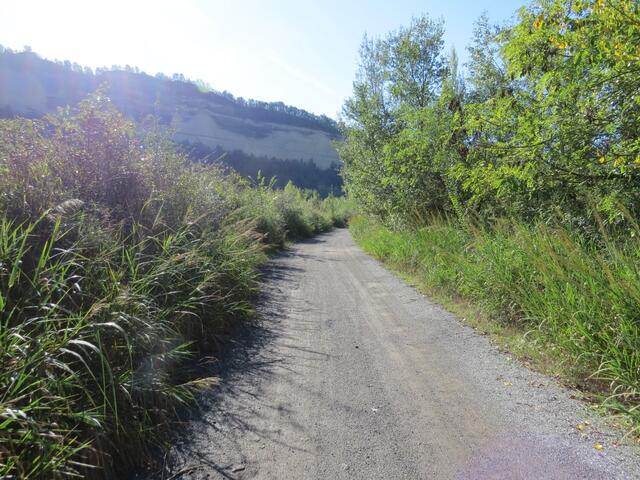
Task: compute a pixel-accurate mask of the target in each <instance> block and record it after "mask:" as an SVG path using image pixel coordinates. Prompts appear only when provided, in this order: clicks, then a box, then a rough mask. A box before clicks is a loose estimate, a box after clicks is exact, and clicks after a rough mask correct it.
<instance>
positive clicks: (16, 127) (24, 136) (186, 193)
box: [0, 96, 348, 479]
mask: <svg viewBox="0 0 640 480" xmlns="http://www.w3.org/2000/svg"><path fill="white" fill-rule="evenodd" d="M340 202H341V201H340V200H337V199H330V200H327V201H326V202H325V201H323V200H321V199H319V198H318V197H317V196H316V195H314V194H312V193H307V192H302V191H300V190H299V189H297V188H296V187H294V186H293V185H291V186H288V187H287V189H285V191H277V190H274V189H272V188H270V187H269V185H265V184H264V183H263V184H261V185H259V186H257V187H255V188H253V187H252V186H251V185H249V184H248V182H246V181H245V180H243V179H241V178H239V177H237V176H234V175H230V174H225V173H223V172H221V171H220V170H218V169H216V168H215V167H203V166H196V165H193V164H192V163H190V162H189V161H188V160H187V159H186V158H185V157H184V156H183V155H181V154H180V153H178V150H177V149H176V148H174V146H173V145H172V144H171V143H170V142H169V141H168V140H167V139H166V138H165V137H164V136H162V135H159V134H157V133H154V132H153V131H151V130H149V131H147V132H143V131H140V130H137V129H136V128H135V126H134V125H133V124H132V123H130V122H129V121H127V120H126V119H125V118H124V117H122V116H121V115H120V114H119V113H118V112H117V111H115V110H114V109H113V108H112V107H111V106H110V104H109V101H108V99H106V98H104V97H100V96H96V97H93V98H91V99H89V100H86V101H84V102H83V103H82V104H81V105H80V106H79V108H78V109H77V110H75V111H72V112H60V113H59V114H58V115H55V116H52V117H49V118H47V119H45V120H43V121H27V120H11V121H6V120H3V121H0V478H26V479H34V478H47V479H49V478H68V477H74V476H75V477H90V478H104V477H113V478H119V477H121V476H123V475H125V474H126V473H127V472H129V471H130V470H131V469H132V468H135V467H139V466H140V465H141V464H142V465H143V464H145V463H148V462H151V461H152V459H153V458H154V451H155V450H154V448H155V447H157V446H158V445H159V444H161V443H162V442H163V441H164V439H166V438H168V437H167V435H168V434H169V433H170V432H171V427H172V425H173V422H174V421H175V419H176V413H177V410H178V409H179V408H181V407H182V406H183V405H185V404H188V403H189V402H190V401H191V400H192V399H193V398H194V394H195V393H196V392H197V391H198V390H200V389H202V388H204V387H207V386H209V385H211V384H212V383H215V382H216V381H217V379H215V378H203V377H202V373H201V372H202V369H195V368H190V367H191V366H193V365H194V362H196V361H198V360H199V359H203V358H205V357H207V356H210V355H212V354H216V353H217V352H219V351H220V349H219V345H220V342H221V341H223V338H224V336H225V335H226V334H227V333H228V332H229V331H230V329H231V328H233V327H234V326H235V325H240V324H241V323H242V321H243V320H245V319H246V318H248V317H250V316H251V314H252V312H253V307H252V303H251V301H252V297H253V294H254V292H255V291H256V288H257V280H258V267H259V266H260V264H261V263H262V262H264V261H265V259H266V254H265V250H266V249H269V248H271V247H282V246H283V245H284V244H285V242H286V241H289V240H292V239H296V238H300V237H303V236H306V235H311V234H313V233H316V232H319V231H322V230H326V229H328V228H331V227H332V226H333V224H340V223H341V222H343V221H344V218H343V217H342V215H346V214H348V212H347V211H346V210H345V208H342V209H341V208H339V207H337V205H338V204H340Z"/></svg>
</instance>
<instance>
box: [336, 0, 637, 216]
mask: <svg viewBox="0 0 640 480" xmlns="http://www.w3.org/2000/svg"><path fill="white" fill-rule="evenodd" d="M442 33H443V26H442V24H441V23H439V22H433V21H431V20H429V19H428V17H422V18H421V19H418V20H414V21H413V22H412V23H411V25H410V27H408V28H404V29H400V30H398V31H397V32H394V33H392V34H390V35H389V36H388V37H387V38H385V39H380V40H374V41H372V40H369V39H365V41H364V42H363V48H362V50H361V59H362V61H361V67H360V72H359V77H358V79H357V80H356V82H355V83H354V93H353V96H352V98H351V99H349V100H348V101H347V103H346V104H345V108H344V119H343V125H342V127H343V129H344V131H345V134H344V136H345V138H346V143H345V145H343V146H342V147H341V155H342V157H343V159H344V161H345V168H344V176H345V179H346V181H347V189H348V190H349V192H350V193H351V194H352V195H353V196H354V197H355V198H356V199H357V200H359V201H360V203H361V205H362V207H363V208H364V209H365V210H367V211H369V213H372V214H374V215H377V216H379V217H380V218H382V219H384V220H386V221H387V222H388V223H398V222H399V223H411V222H413V221H415V219H416V218H422V217H424V216H425V215H428V214H433V213H442V212H449V211H453V210H456V211H458V212H462V211H466V212H473V213H474V214H479V215H480V216H482V217H484V218H492V217H495V216H502V215H514V216H517V217H519V218H521V219H524V220H527V221H532V220H534V219H543V220H550V219H552V218H553V219H560V220H562V221H565V222H568V223H571V224H573V225H578V226H582V227H585V228H590V227H589V226H590V225H593V223H594V216H597V217H600V218H602V219H603V220H604V221H605V222H608V223H610V224H616V225H617V224H621V225H622V224H624V223H625V222H628V221H629V220H633V219H637V218H638V214H639V213H640V198H639V194H640V188H639V187H640V135H639V134H640V115H639V113H640V112H639V108H640V75H639V73H640V67H639V66H638V65H639V63H638V60H639V59H640V4H638V3H637V2H635V1H633V0H611V1H606V2H604V1H601V0H584V1H568V0H537V1H535V2H533V3H532V4H531V5H530V6H528V7H523V8H522V9H521V10H520V11H519V14H518V20H517V21H516V22H515V23H514V24H513V25H511V26H507V27H496V26H493V25H491V23H490V22H489V21H488V19H487V18H486V16H483V17H481V18H480V19H479V20H478V22H477V24H476V28H475V30H474V35H473V43H472V44H471V45H470V46H469V48H468V51H469V63H468V64H467V69H466V76H465V79H464V81H462V80H461V79H460V78H459V77H458V74H457V69H456V61H455V55H453V54H452V55H449V65H448V66H447V65H446V64H445V56H444V55H443V53H442ZM411 80H414V81H413V82H412V81H411ZM422 86H424V90H422V89H421V88H420V87H422Z"/></svg>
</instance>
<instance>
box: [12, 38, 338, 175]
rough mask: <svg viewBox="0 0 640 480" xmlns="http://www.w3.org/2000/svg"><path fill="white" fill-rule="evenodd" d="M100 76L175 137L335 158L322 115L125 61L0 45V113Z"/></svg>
mask: <svg viewBox="0 0 640 480" xmlns="http://www.w3.org/2000/svg"><path fill="white" fill-rule="evenodd" d="M103 84H106V85H108V87H107V88H108V95H109V97H110V98H111V100H112V101H113V103H114V104H115V105H116V106H117V108H118V109H119V110H121V111H122V112H124V113H125V114H127V115H128V116H130V117H132V118H133V119H135V120H137V121H140V120H142V119H144V118H145V117H147V116H148V115H154V116H156V117H157V118H159V119H160V121H161V122H162V123H163V124H165V125H168V126H171V127H172V129H173V130H174V131H175V132H176V133H175V139H176V140H178V141H180V142H189V143H198V144H202V145H206V146H207V147H209V148H211V149H217V150H222V151H226V152H232V151H234V152H236V156H237V152H242V153H244V154H246V155H248V156H250V157H252V158H263V159H277V160H279V161H295V162H293V163H292V165H294V164H295V163H308V162H309V161H312V162H313V163H314V164H315V165H316V166H317V167H319V168H320V169H329V168H330V167H331V166H332V164H336V163H337V162H339V159H338V155H337V153H336V151H335V149H334V147H333V144H332V140H335V139H336V138H337V137H338V135H339V133H338V130H337V127H336V124H335V122H334V121H333V120H332V119H330V118H328V117H326V116H324V115H323V116H317V115H313V114H311V113H309V112H306V111H305V110H301V109H298V108H295V107H291V106H287V105H285V104H283V103H282V102H275V103H266V102H260V101H256V100H245V99H243V98H235V97H233V95H231V94H229V93H227V92H224V93H221V92H216V91H213V90H212V89H210V87H208V85H206V84H203V83H202V82H191V81H187V80H186V79H185V78H184V76H182V75H174V76H173V77H172V78H169V77H167V76H164V75H161V74H159V75H156V76H150V75H147V74H146V73H143V72H140V71H139V70H138V69H137V68H133V67H128V66H127V67H124V68H112V69H98V70H96V72H93V71H92V70H90V69H88V68H83V67H81V66H80V65H77V64H72V63H70V62H68V61H66V62H53V61H49V60H45V59H43V58H40V57H39V56H38V55H36V54H35V53H33V52H31V51H24V52H14V51H12V50H9V49H5V48H2V47H0V117H13V116H24V117H32V118H34V117H40V116H42V115H43V114H45V113H49V112H53V111H55V109H56V108H57V107H60V106H66V105H75V104H77V102H78V101H80V100H81V99H83V98H85V97H86V96H87V95H88V94H89V93H91V92H94V91H95V90H96V89H97V88H98V87H100V86H101V85H103Z"/></svg>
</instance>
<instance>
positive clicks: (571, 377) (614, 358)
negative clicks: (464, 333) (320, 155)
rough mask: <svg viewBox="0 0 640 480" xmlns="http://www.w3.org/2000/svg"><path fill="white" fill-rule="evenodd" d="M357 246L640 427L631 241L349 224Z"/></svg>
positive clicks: (545, 232) (638, 272)
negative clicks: (624, 242)
mask: <svg viewBox="0 0 640 480" xmlns="http://www.w3.org/2000/svg"><path fill="white" fill-rule="evenodd" d="M351 231H352V233H353V235H354V238H355V239H356V240H357V242H358V243H359V244H360V245H361V246H362V247H363V249H364V250H365V251H366V252H368V253H369V254H371V255H373V256H374V257H376V258H378V259H380V260H381V261H383V262H384V263H385V264H387V265H388V266H390V267H391V268H392V269H394V270H396V271H398V272H400V273H401V274H402V275H403V276H405V278H408V279H409V280H410V281H412V282H413V283H415V284H417V285H418V286H419V287H421V288H422V289H423V290H425V291H427V292H428V293H430V294H432V295H435V297H436V299H438V300H439V301H442V302H443V303H445V304H446V305H447V306H449V307H451V306H452V307H453V309H454V310H457V311H458V312H459V313H461V314H463V315H465V316H467V317H469V319H468V321H470V322H471V323H472V324H474V325H475V326H477V327H480V328H481V329H482V330H484V331H487V332H489V333H492V334H493V335H494V337H495V338H497V339H498V340H499V342H500V343H502V344H503V345H506V346H507V347H508V348H510V349H511V350H512V351H515V353H518V354H520V355H521V356H523V357H524V358H525V359H527V360H528V361H529V362H531V363H532V365H533V366H535V367H538V368H541V369H543V370H545V371H546V372H548V373H549V372H551V373H554V374H558V375H559V376H560V377H561V378H563V379H564V380H565V381H567V382H570V383H572V384H573V385H575V386H577V387H579V388H581V389H583V390H584V391H585V392H586V393H587V394H588V396H589V397H590V398H592V399H594V400H598V401H599V402H600V404H602V405H604V406H606V408H608V409H609V410H610V411H614V412H622V413H624V414H625V415H626V416H627V418H631V419H632V422H633V424H635V425H636V426H637V425H638V424H639V422H640V410H639V406H640V402H639V401H640V241H638V237H637V236H636V237H633V238H631V239H630V240H629V241H628V242H626V244H625V245H620V244H619V243H618V244H615V243H610V242H608V241H605V242H603V243H602V244H600V245H594V244H593V242H590V241H587V240H584V239H582V238H581V237H580V236H579V235H577V234H574V233H573V232H570V231H567V230H566V229H563V228H554V227H550V226H548V225H543V224H540V225H536V226H527V225H523V224H520V223H517V222H506V221H505V222H503V223H501V224H499V225H497V226H495V227H494V228H492V229H480V228H476V227H474V226H473V225H471V224H464V225H462V224H460V223H458V222H452V221H444V220H434V221H433V222H431V224H430V225H428V226H426V227H423V228H420V229H416V230H412V231H409V230H404V231H392V230H389V229H387V228H385V227H384V226H382V225H380V224H378V223H376V222H375V221H373V220H369V219H366V218H363V217H358V218H355V219H353V220H352V221H351Z"/></svg>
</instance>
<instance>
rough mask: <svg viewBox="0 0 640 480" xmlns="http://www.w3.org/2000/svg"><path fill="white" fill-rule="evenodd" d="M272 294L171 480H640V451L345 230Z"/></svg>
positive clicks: (312, 244)
mask: <svg viewBox="0 0 640 480" xmlns="http://www.w3.org/2000/svg"><path fill="white" fill-rule="evenodd" d="M264 291H265V299H264V301H263V303H262V306H261V310H260V311H261V318H262V320H261V321H260V322H259V324H258V325H256V326H255V327H253V328H252V329H250V330H251V331H250V332H249V333H248V334H246V336H245V337H244V338H242V339H240V340H239V342H240V343H241V345H239V346H238V348H235V349H234V350H235V352H236V353H235V354H234V355H232V356H231V357H230V358H229V360H227V361H226V362H225V363H224V364H223V365H221V366H220V375H221V376H222V377H223V379H224V381H223V384H222V386H221V387H218V388H217V389H216V390H215V391H214V392H212V393H211V394H210V395H209V396H208V397H207V399H206V400H207V402H206V403H207V404H208V405H209V406H208V407H206V408H205V409H204V413H203V415H202V418H200V419H198V420H194V421H193V422H192V424H191V425H190V427H189V432H188V435H186V437H185V440H184V441H183V442H181V444H180V445H177V446H176V448H175V449H174V451H173V452H172V453H171V456H170V458H171V459H172V460H171V465H172V467H171V472H170V473H169V474H167V475H166V476H165V478H169V477H171V476H172V475H173V478H174V479H177V478H181V479H201V478H212V479H213V478H237V479H247V478H256V479H598V480H600V479H609V478H611V479H614V478H615V479H624V478H640V462H639V456H638V454H637V451H636V450H635V449H634V448H633V447H629V446H615V445H614V443H613V442H614V440H615V438H616V437H615V435H614V433H613V432H611V431H610V430H608V429H607V428H606V427H605V426H604V425H603V420H602V419H599V418H597V417H594V415H593V414H591V413H590V412H589V411H588V409H587V408H586V407H585V406H584V405H583V404H582V403H580V402H579V401H577V400H574V399H572V392H571V391H568V390H566V389H564V388H562V387H560V386H559V385H558V384H556V382H554V381H553V380H551V379H549V378H547V377H545V376H542V375H539V374H536V373H533V372H531V371H529V370H527V369H526V368H524V367H523V366H520V365H519V364H518V363H517V362H516V361H514V360H512V359H511V358H510V357H509V356H507V355H505V354H503V353H500V352H498V351H497V350H496V348H494V347H493V346H492V345H491V344H490V343H489V342H488V340H487V338H486V337H483V336H481V335H479V334H477V333H476V332H474V331H473V330H472V329H471V328H469V327H467V326H465V325H463V324H462V323H460V321H459V320H458V319H456V317H455V316H453V315H452V314H450V313H447V312H446V311H444V310H443V309H442V308H440V307H438V306H437V305H434V304H432V303H431V302H429V301H428V300H427V299H426V298H424V297H423V296H422V295H421V294H420V293H418V292H417V291H416V290H414V289H413V288H411V287H409V286H407V285H405V284H404V283H403V282H402V281H400V280H398V279H397V278H396V277H394V276H393V275H392V274H390V273H389V272H387V271H386V270H385V269H384V268H383V267H381V266H380V265H379V264H378V263H377V262H376V261H375V260H373V259H371V258H370V257H368V256H366V255H365V254H364V253H362V252H361V251H360V250H359V249H358V247H357V246H356V245H355V243H354V242H353V240H352V239H351V236H350V235H349V232H348V231H347V230H336V231H334V232H332V233H330V234H326V235H322V236H320V237H317V238H315V239H313V240H310V241H307V242H303V243H300V244H297V245H295V246H294V247H293V248H292V249H291V250H290V251H289V252H288V253H286V254H284V255H282V256H280V257H278V258H276V259H274V260H273V261H272V262H270V264H269V268H268V270H267V272H266V281H265V285H264ZM585 421H586V422H588V423H586V424H585ZM578 425H581V426H584V428H583V430H582V431H580V430H579V429H578V428H576V427H577V426H578ZM596 443H599V444H602V445H603V448H602V449H601V450H598V449H596V448H594V444H596Z"/></svg>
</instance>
